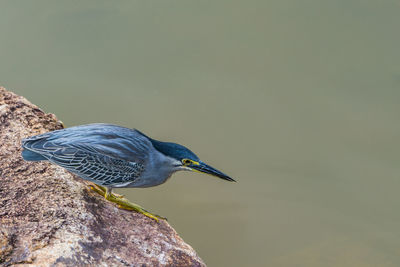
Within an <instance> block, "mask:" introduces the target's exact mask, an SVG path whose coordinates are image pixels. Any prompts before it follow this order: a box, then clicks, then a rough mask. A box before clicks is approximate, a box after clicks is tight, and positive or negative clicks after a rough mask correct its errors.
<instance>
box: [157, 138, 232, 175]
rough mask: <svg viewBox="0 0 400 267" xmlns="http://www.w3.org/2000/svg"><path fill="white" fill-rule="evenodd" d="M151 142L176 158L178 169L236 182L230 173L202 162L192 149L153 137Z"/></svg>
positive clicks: (159, 149)
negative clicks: (227, 173)
mask: <svg viewBox="0 0 400 267" xmlns="http://www.w3.org/2000/svg"><path fill="white" fill-rule="evenodd" d="M151 142H152V143H153V146H154V147H155V148H156V149H157V150H158V151H159V152H161V153H163V154H164V155H166V156H168V157H171V158H173V159H175V163H174V164H175V166H174V168H176V170H187V171H196V172H200V173H206V174H210V175H213V176H216V177H219V178H221V179H224V180H227V181H232V182H235V180H234V179H232V178H231V177H229V176H228V175H226V174H224V173H223V172H220V171H219V170H217V169H215V168H213V167H211V166H210V165H208V164H206V163H204V162H202V161H201V160H200V159H199V157H197V156H196V154H194V153H193V152H192V151H190V150H189V149H188V148H186V147H184V146H182V145H179V144H175V143H169V142H161V141H157V140H153V139H151Z"/></svg>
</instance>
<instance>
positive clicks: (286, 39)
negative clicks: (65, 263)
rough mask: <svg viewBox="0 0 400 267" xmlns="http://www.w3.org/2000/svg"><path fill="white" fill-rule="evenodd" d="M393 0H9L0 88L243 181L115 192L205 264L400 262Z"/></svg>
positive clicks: (196, 179) (4, 8) (200, 178)
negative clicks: (158, 217) (135, 135)
mask: <svg viewBox="0 0 400 267" xmlns="http://www.w3.org/2000/svg"><path fill="white" fill-rule="evenodd" d="M399 12H400V5H399V3H398V2H396V1H389V0H388V1H379V2H377V1H356V0H350V1H331V2H326V1H325V2H321V1H317V0H311V1H294V0H289V1H264V2H254V3H250V2H243V1H241V2H239V1H235V2H231V1H226V2H215V1H188V2H185V1H184V2H181V1H167V2H163V1H162V2H156V1H144V2H118V3H115V2H112V3H111V2H103V3H100V2H99V1H95V2H94V1H84V2H69V1H64V2H63V3H54V2H52V1H35V2H32V3H29V2H18V1H8V2H2V3H1V4H0V33H1V36H2V37H3V38H2V41H1V42H0V58H1V64H0V74H1V77H0V78H1V85H3V86H6V87H7V88H8V89H11V90H14V91H15V92H17V93H19V94H22V95H24V96H26V97H27V98H28V99H30V100H31V101H32V102H34V103H35V104H37V105H39V106H41V107H42V108H44V109H45V110H46V111H47V112H53V113H55V114H57V116H58V117H59V118H60V119H61V120H62V121H64V123H65V124H66V125H67V126H72V125H77V124H83V123H89V122H109V123H115V124H120V125H124V126H127V127H132V128H138V129H140V130H142V131H143V132H145V133H147V134H148V135H150V136H152V137H153V138H157V139H161V140H170V141H175V142H179V143H182V144H184V145H186V146H188V147H189V148H190V149H191V150H193V151H194V152H195V153H197V154H198V155H199V156H200V158H201V159H202V160H204V161H206V162H208V163H210V164H211V165H213V166H215V167H216V168H218V169H220V170H222V171H224V172H226V173H227V174H228V175H231V176H232V177H233V178H235V179H237V180H238V183H228V182H225V181H222V180H220V179H217V178H214V177H209V176H205V175H201V174H197V173H178V174H176V175H174V177H173V178H172V179H171V180H170V181H169V182H167V183H166V184H164V185H162V186H159V187H155V188H150V189H127V190H121V191H122V192H123V193H124V194H126V195H127V196H128V197H129V198H130V199H131V200H132V201H135V202H137V203H139V204H141V205H143V206H145V207H147V208H148V209H149V210H152V211H154V212H156V213H159V214H162V215H164V216H167V217H168V219H169V221H170V223H171V224H172V225H173V226H174V227H175V228H176V229H177V231H178V232H179V233H180V234H181V235H182V236H183V238H184V239H185V240H186V241H187V242H188V243H190V244H191V245H193V247H195V248H196V250H197V251H198V252H199V254H200V255H201V256H202V257H203V258H204V260H205V261H206V262H207V263H208V264H209V266H377V265H379V266H398V265H399V264H400V253H399V249H398V248H399V247H400V232H399V230H398V226H399V222H400V213H399V205H400V197H399V193H398V191H399V188H400V179H399V164H398V162H399V159H400V155H399V151H400V143H399V141H398V140H399V137H400V124H399V123H398V114H399V112H400V108H399V105H398V102H399V99H400V90H399V87H400V65H399V62H400V53H399V49H398V47H399V46H400V35H399V34H398V25H399V23H400V16H399Z"/></svg>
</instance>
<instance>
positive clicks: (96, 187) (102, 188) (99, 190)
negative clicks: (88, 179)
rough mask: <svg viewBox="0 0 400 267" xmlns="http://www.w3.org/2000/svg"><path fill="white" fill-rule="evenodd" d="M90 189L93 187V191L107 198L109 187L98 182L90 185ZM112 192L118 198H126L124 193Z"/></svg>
mask: <svg viewBox="0 0 400 267" xmlns="http://www.w3.org/2000/svg"><path fill="white" fill-rule="evenodd" d="M89 187H90V189H92V190H93V191H95V192H96V193H98V194H100V195H101V196H103V197H105V198H106V193H107V187H105V186H101V185H97V184H93V185H89ZM110 194H112V195H114V196H115V197H117V198H124V196H123V195H120V194H116V193H112V192H111V191H110Z"/></svg>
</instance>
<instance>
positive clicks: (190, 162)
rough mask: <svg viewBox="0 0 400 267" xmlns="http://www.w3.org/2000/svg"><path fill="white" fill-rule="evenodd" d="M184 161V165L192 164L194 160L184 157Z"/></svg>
mask: <svg viewBox="0 0 400 267" xmlns="http://www.w3.org/2000/svg"><path fill="white" fill-rule="evenodd" d="M182 163H183V165H185V166H188V165H190V164H192V161H191V160H190V159H183V160H182Z"/></svg>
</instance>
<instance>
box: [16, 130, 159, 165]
mask: <svg viewBox="0 0 400 267" xmlns="http://www.w3.org/2000/svg"><path fill="white" fill-rule="evenodd" d="M22 146H23V148H26V149H29V150H31V151H33V152H36V153H39V154H41V155H43V156H46V153H49V152H51V151H54V150H57V149H59V148H76V149H78V150H81V151H86V152H88V153H94V154H103V155H107V156H110V157H113V158H116V159H123V160H126V161H131V162H136V163H142V164H145V163H146V162H147V159H148V155H149V153H150V151H151V150H152V149H154V148H153V145H152V144H151V142H150V141H149V139H148V138H147V137H145V136H144V135H142V134H141V133H140V132H138V131H136V130H132V129H128V128H125V127H120V126H115V125H110V124H89V125H82V126H76V127H71V128H67V129H62V130H57V131H52V132H48V133H45V134H41V135H37V136H32V137H29V138H26V139H24V140H23V141H22Z"/></svg>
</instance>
